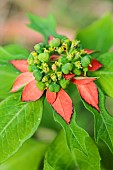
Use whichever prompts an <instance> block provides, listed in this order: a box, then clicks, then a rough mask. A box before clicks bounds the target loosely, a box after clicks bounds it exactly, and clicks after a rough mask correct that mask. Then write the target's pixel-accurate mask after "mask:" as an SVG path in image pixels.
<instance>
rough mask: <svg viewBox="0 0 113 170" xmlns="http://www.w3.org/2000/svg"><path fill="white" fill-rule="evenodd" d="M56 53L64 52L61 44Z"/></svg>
mask: <svg viewBox="0 0 113 170" xmlns="http://www.w3.org/2000/svg"><path fill="white" fill-rule="evenodd" d="M57 52H58V54H62V53H63V52H64V47H63V46H61V47H59V48H58V49H57Z"/></svg>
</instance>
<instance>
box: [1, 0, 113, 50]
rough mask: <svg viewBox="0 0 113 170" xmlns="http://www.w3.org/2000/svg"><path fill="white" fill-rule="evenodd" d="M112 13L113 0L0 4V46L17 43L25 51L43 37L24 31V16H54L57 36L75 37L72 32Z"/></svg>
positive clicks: (7, 0)
mask: <svg viewBox="0 0 113 170" xmlns="http://www.w3.org/2000/svg"><path fill="white" fill-rule="evenodd" d="M108 11H109V12H112V11H113V1H112V0H24V1H23V0H0V44H7V43H10V42H16V43H17V42H19V43H21V44H24V45H25V46H27V47H30V46H32V44H34V43H36V42H37V41H41V39H42V37H41V36H40V35H37V34H36V33H34V32H33V31H32V30H30V29H29V28H27V27H26V26H25V24H27V23H28V21H27V17H26V13H28V12H32V13H35V14H37V15H39V16H42V17H44V16H47V15H48V14H53V15H54V16H55V18H56V20H57V24H58V27H57V29H58V32H60V33H64V34H66V35H68V36H69V37H70V38H72V37H74V35H75V32H76V31H77V30H78V29H79V28H82V27H85V26H86V25H88V24H90V23H91V22H92V21H94V20H96V19H97V18H99V17H100V16H102V15H103V14H105V13H107V12H108Z"/></svg>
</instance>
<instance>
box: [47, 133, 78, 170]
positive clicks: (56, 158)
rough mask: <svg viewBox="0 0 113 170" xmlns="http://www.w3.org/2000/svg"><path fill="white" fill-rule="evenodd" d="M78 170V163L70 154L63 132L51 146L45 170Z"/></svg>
mask: <svg viewBox="0 0 113 170" xmlns="http://www.w3.org/2000/svg"><path fill="white" fill-rule="evenodd" d="M63 169H65V170H77V165H76V162H74V158H73V155H72V154H71V153H70V151H69V149H68V147H67V144H66V139H65V135H64V133H63V131H62V132H60V133H59V134H58V136H57V137H56V139H55V140H54V141H53V143H52V144H51V145H50V147H49V149H48V151H47V154H46V156H45V161H44V170H63Z"/></svg>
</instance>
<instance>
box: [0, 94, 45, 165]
mask: <svg viewBox="0 0 113 170" xmlns="http://www.w3.org/2000/svg"><path fill="white" fill-rule="evenodd" d="M20 101H21V94H20V93H15V94H13V95H10V96H9V97H8V98H6V99H5V100H3V101H2V102H1V103H0V124H1V125H0V163H1V162H3V161H5V160H6V159H7V158H9V157H10V156H11V155H13V154H14V153H15V152H16V151H17V150H18V149H19V147H20V146H21V145H22V144H23V143H24V142H25V141H26V140H27V139H28V138H30V137H31V136H32V135H33V133H34V132H35V131H36V129H37V127H38V125H39V124H40V121H41V117H42V111H43V98H41V99H39V100H37V101H36V102H28V103H25V102H20Z"/></svg>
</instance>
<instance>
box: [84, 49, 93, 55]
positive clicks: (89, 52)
mask: <svg viewBox="0 0 113 170" xmlns="http://www.w3.org/2000/svg"><path fill="white" fill-rule="evenodd" d="M84 51H85V52H86V53H87V54H92V53H94V52H95V51H94V50H88V49H84Z"/></svg>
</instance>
